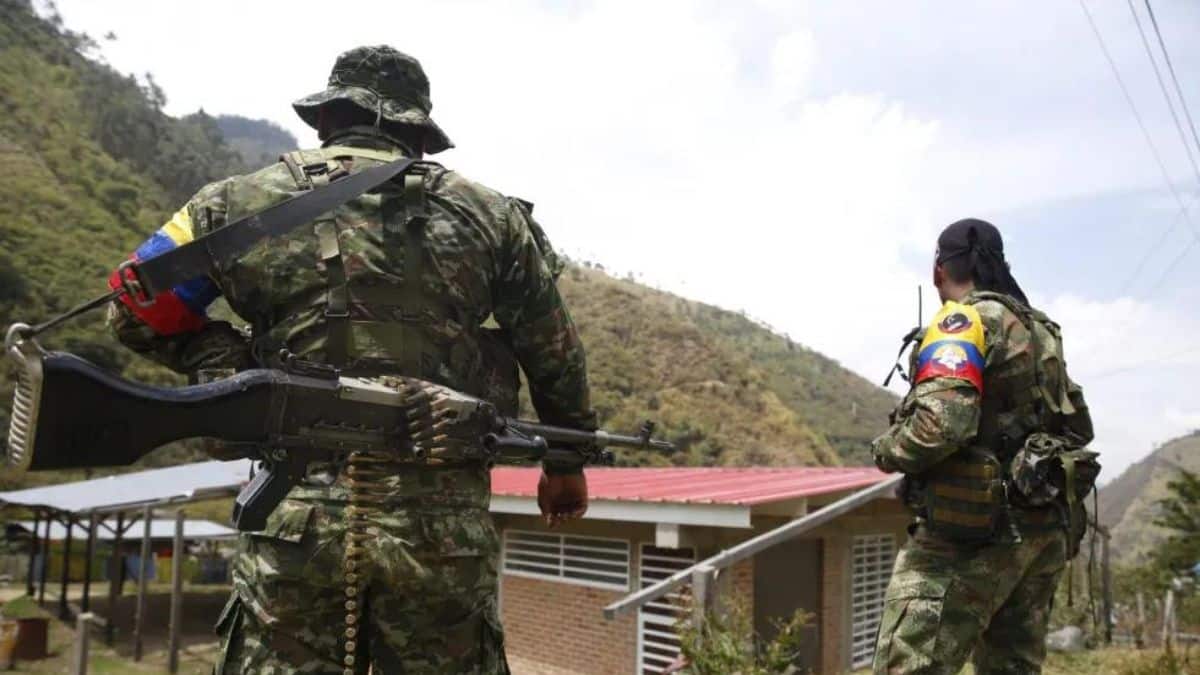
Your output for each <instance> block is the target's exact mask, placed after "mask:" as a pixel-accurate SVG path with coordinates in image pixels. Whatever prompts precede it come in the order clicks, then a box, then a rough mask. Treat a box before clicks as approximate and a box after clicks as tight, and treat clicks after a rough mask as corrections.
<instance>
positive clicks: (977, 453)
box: [917, 447, 1007, 543]
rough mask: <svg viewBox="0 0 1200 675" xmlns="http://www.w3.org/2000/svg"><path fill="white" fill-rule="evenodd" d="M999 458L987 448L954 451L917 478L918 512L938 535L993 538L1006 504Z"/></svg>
mask: <svg viewBox="0 0 1200 675" xmlns="http://www.w3.org/2000/svg"><path fill="white" fill-rule="evenodd" d="M1002 473H1003V472H1002V470H1001V467H1000V462H999V460H997V459H996V455H995V453H993V452H992V451H991V450H989V449H987V448H982V447H970V448H966V449H964V450H961V451H959V452H956V453H954V454H953V455H951V456H950V457H948V458H946V459H945V460H943V461H942V462H941V463H940V464H938V465H937V466H935V467H933V468H932V469H930V470H929V471H927V472H926V473H925V474H923V475H922V476H921V477H920V479H921V483H923V486H922V488H921V489H920V490H919V491H920V493H921V494H920V495H919V496H918V497H917V502H918V504H919V505H918V511H919V513H920V515H921V516H923V517H924V519H925V527H926V528H927V529H928V530H929V532H930V533H931V534H934V535H936V536H938V537H941V538H944V539H947V540H950V541H956V542H964V543H984V542H987V541H990V540H992V539H993V537H994V536H995V534H996V529H997V527H998V526H999V524H1000V517H1001V515H1002V514H1003V513H1004V512H1005V508H1006V506H1007V502H1006V498H1005V494H1004V480H1003V475H1002Z"/></svg>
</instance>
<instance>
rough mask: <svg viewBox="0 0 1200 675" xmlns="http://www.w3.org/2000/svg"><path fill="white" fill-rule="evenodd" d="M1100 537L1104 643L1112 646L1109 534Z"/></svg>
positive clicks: (1105, 533)
mask: <svg viewBox="0 0 1200 675" xmlns="http://www.w3.org/2000/svg"><path fill="white" fill-rule="evenodd" d="M1101 534H1102V535H1103V536H1101V537H1100V541H1101V544H1102V546H1103V548H1102V549H1100V583H1101V586H1102V589H1103V595H1104V643H1105V644H1109V645H1111V644H1112V634H1113V622H1112V611H1113V600H1112V571H1111V568H1110V567H1109V565H1108V532H1102V533H1101Z"/></svg>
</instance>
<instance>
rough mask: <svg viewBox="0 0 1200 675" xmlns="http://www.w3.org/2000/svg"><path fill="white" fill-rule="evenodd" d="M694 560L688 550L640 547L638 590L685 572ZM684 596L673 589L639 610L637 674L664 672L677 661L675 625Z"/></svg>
mask: <svg viewBox="0 0 1200 675" xmlns="http://www.w3.org/2000/svg"><path fill="white" fill-rule="evenodd" d="M695 560H696V553H695V551H693V550H692V549H690V548H659V547H657V546H653V545H651V544H642V557H641V575H640V577H641V579H640V581H641V587H642V588H646V587H647V586H652V585H654V584H656V583H658V582H660V581H662V580H663V579H666V578H667V577H669V576H671V575H672V574H675V573H676V572H679V571H681V570H684V569H687V568H688V567H690V566H691V565H692V563H693V562H695ZM683 598H684V594H683V591H682V590H676V591H674V592H671V593H668V594H667V595H665V596H663V597H661V598H659V599H658V600H655V601H653V602H650V603H647V604H646V605H645V606H644V607H642V608H641V610H639V611H638V671H637V672H638V673H639V674H640V675H652V674H653V673H661V672H663V671H664V670H665V669H666V668H667V666H669V665H671V664H672V663H674V662H675V660H676V659H678V658H679V653H680V648H679V635H677V634H676V633H675V622H676V621H678V620H679V618H680V617H681V616H682V612H683V611H684V609H683V604H682V602H681V601H682V600H683Z"/></svg>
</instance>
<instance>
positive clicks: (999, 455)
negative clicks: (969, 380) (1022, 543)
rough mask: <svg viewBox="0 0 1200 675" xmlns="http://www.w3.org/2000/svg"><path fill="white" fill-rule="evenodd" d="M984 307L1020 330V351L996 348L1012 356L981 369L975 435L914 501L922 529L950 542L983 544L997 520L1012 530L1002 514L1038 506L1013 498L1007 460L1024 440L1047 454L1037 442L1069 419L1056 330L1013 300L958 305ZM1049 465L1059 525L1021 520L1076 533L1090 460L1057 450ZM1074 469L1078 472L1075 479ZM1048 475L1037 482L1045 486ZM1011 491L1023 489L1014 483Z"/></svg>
mask: <svg viewBox="0 0 1200 675" xmlns="http://www.w3.org/2000/svg"><path fill="white" fill-rule="evenodd" d="M986 300H992V301H995V302H998V303H1000V304H1002V305H1004V307H1005V308H1007V309H1008V310H1009V311H1010V312H1012V313H1013V314H1014V315H1015V316H1016V317H1017V319H1018V320H1019V321H1020V323H1021V325H1022V326H1023V327H1024V329H1025V333H1026V336H1027V339H1028V343H1027V344H1024V345H1023V344H1021V343H1020V342H1014V341H1013V338H1012V337H1011V336H1010V343H1009V344H1007V345H1005V346H1004V348H1005V349H1006V350H1009V351H1010V352H1011V351H1012V350H1016V351H1017V353H1016V354H1015V355H1012V354H1011V353H1010V358H1008V359H1006V360H1005V361H1004V362H1002V363H996V364H994V365H988V367H986V368H985V370H984V373H983V394H982V399H981V411H980V421H979V432H978V434H977V436H976V438H975V441H974V442H973V444H972V445H971V447H969V448H965V449H963V450H961V451H959V452H957V453H955V454H954V455H952V456H950V457H949V458H947V459H946V460H944V461H943V462H941V463H940V464H938V465H937V466H936V467H934V468H933V469H931V470H930V471H929V473H928V475H927V476H925V477H924V480H923V482H924V489H923V490H922V492H923V495H921V496H920V498H919V501H920V502H921V505H922V509H921V510H922V511H923V513H924V515H925V517H926V520H927V524H928V526H929V528H930V529H931V530H932V531H934V532H936V533H938V534H940V535H942V536H945V537H947V538H950V539H954V540H958V541H980V542H982V541H990V540H993V539H995V537H996V536H997V534H998V533H997V528H998V527H999V526H1000V524H1001V522H1002V521H1003V519H1004V516H1005V515H1008V516H1009V524H1010V525H1013V527H1014V531H1013V534H1014V536H1015V537H1016V538H1019V534H1017V533H1016V532H1015V523H1013V516H1012V514H1011V512H1010V510H1009V507H1010V506H1011V505H1013V503H1014V502H1015V503H1016V505H1017V506H1030V507H1041V506H1046V505H1047V503H1048V502H1046V503H1030V502H1028V501H1026V502H1022V501H1021V499H1020V494H1013V493H1014V492H1015V490H1014V489H1013V488H1014V481H1013V472H1012V468H1011V467H1012V466H1013V460H1014V457H1016V456H1017V455H1018V454H1019V453H1022V452H1023V451H1024V450H1025V448H1026V445H1027V441H1028V440H1029V439H1030V438H1031V436H1036V437H1037V438H1038V439H1039V443H1036V444H1035V445H1037V446H1038V447H1039V448H1049V446H1048V445H1046V444H1044V443H1043V442H1041V440H1040V439H1045V438H1047V437H1049V438H1062V434H1063V430H1064V421H1065V420H1066V419H1067V418H1069V417H1071V416H1073V415H1075V414H1077V413H1078V412H1079V411H1078V410H1076V408H1075V406H1074V404H1073V403H1072V401H1071V399H1070V394H1069V389H1068V383H1069V379H1068V378H1067V374H1066V365H1065V363H1064V361H1063V358H1062V336H1061V332H1060V330H1059V326H1058V324H1056V323H1054V322H1053V321H1051V320H1050V318H1049V317H1048V316H1046V314H1044V313H1043V312H1041V311H1039V310H1036V309H1033V308H1031V307H1027V306H1025V305H1024V304H1022V303H1020V302H1018V301H1017V300H1015V299H1014V298H1012V297H1010V296H1007V295H1004V294H1000V293H993V292H987V291H977V292H973V293H971V294H970V295H969V296H968V297H967V298H966V299H965V300H964V301H963V302H964V304H970V305H974V304H977V303H979V302H982V301H986ZM1053 452H1054V454H1053V457H1051V459H1054V460H1056V461H1057V462H1058V465H1059V466H1061V467H1062V470H1061V473H1062V474H1063V475H1061V476H1057V477H1056V479H1057V480H1059V481H1061V482H1062V483H1063V484H1064V485H1062V489H1060V490H1057V491H1053V492H1055V496H1056V497H1057V496H1058V494H1059V493H1061V495H1062V496H1063V497H1065V500H1063V501H1065V502H1066V504H1062V506H1064V507H1065V510H1066V511H1067V514H1066V516H1067V517H1066V518H1065V520H1066V521H1067V522H1063V520H1064V519H1063V518H1060V517H1059V515H1060V514H1059V513H1056V512H1047V511H1042V512H1034V513H1030V514H1028V515H1022V516H1021V519H1022V520H1026V521H1029V522H1034V521H1041V520H1047V521H1048V522H1047V523H1037V524H1045V525H1048V526H1051V527H1057V526H1060V525H1067V526H1068V527H1069V529H1070V530H1071V531H1072V532H1076V531H1077V529H1078V528H1077V525H1076V522H1075V521H1076V518H1077V510H1078V508H1077V502H1078V500H1079V497H1080V494H1081V492H1082V493H1086V492H1087V490H1089V489H1090V488H1091V486H1092V484H1093V483H1094V480H1095V477H1096V474H1098V473H1099V464H1097V463H1095V461H1094V459H1095V453H1090V452H1087V451H1085V450H1082V449H1081V448H1078V447H1072V446H1071V445H1070V444H1069V443H1067V442H1063V443H1061V444H1059V445H1058V446H1056V447H1055V449H1054V450H1053ZM1077 466H1078V467H1079V471H1078V473H1079V474H1081V475H1079V476H1077V475H1076V473H1077ZM1051 479H1052V478H1051V477H1050V476H1048V475H1044V476H1042V480H1043V481H1046V480H1051ZM1015 487H1018V488H1020V487H1024V486H1023V485H1022V484H1020V483H1018V484H1017V485H1016V486H1015Z"/></svg>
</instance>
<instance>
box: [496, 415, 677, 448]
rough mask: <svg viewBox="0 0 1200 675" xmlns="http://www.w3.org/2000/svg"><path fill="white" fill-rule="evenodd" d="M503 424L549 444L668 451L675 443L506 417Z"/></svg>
mask: <svg viewBox="0 0 1200 675" xmlns="http://www.w3.org/2000/svg"><path fill="white" fill-rule="evenodd" d="M505 424H507V425H508V426H509V427H511V428H513V429H516V430H517V431H520V432H521V433H523V434H527V435H533V436H541V437H542V438H544V439H546V441H547V442H549V443H550V445H554V444H563V445H594V446H596V447H598V448H605V447H609V446H618V447H626V448H641V447H647V448H651V449H653V450H660V451H664V452H669V451H672V450H674V449H675V444H674V443H671V442H669V441H663V440H658V439H654V438H651V439H645V438H642V437H641V436H628V435H625V434H610V433H608V432H607V431H603V430H600V431H583V430H582V429H570V428H567V427H556V426H552V425H549V424H539V423H537V422H526V421H525V420H514V419H506V420H505Z"/></svg>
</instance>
